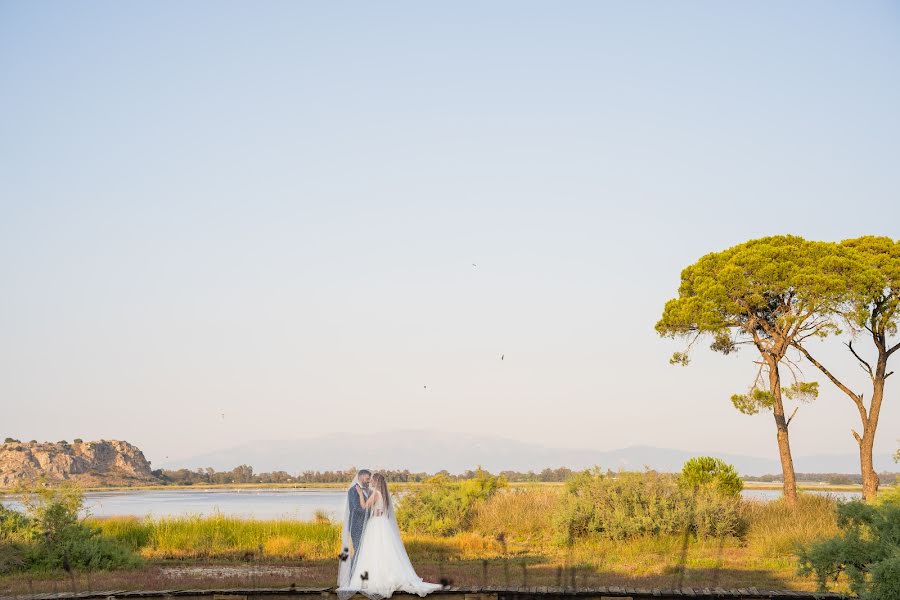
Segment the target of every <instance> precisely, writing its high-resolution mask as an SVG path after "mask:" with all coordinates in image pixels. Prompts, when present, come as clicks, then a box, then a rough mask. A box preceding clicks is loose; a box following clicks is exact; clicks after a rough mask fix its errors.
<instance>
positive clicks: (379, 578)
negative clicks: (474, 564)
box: [337, 473, 442, 600]
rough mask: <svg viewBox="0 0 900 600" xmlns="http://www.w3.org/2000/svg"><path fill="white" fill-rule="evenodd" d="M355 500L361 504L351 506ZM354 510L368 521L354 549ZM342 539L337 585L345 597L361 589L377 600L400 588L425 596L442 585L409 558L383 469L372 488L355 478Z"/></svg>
mask: <svg viewBox="0 0 900 600" xmlns="http://www.w3.org/2000/svg"><path fill="white" fill-rule="evenodd" d="M354 492H355V493H354ZM355 502H359V507H356V506H351V503H355ZM363 511H364V512H363ZM354 513H355V514H365V525H364V526H363V530H362V536H361V539H360V541H359V544H358V545H359V547H358V548H352V549H351V547H350V546H351V544H350V542H351V541H352V540H351V539H350V530H351V528H350V526H349V524H350V519H351V515H353V514H354ZM342 539H343V544H344V551H343V552H342V553H341V565H340V568H339V570H338V589H337V592H338V596H339V597H340V598H341V599H342V600H346V599H347V598H349V597H350V596H352V595H353V594H355V593H357V592H359V593H361V594H364V595H366V596H368V597H369V598H372V599H374V600H383V599H384V598H390V597H391V595H392V594H393V593H394V592H397V591H402V592H406V593H408V594H418V595H419V596H425V595H426V594H428V593H430V592H434V591H436V590H439V589H441V587H442V586H440V585H438V584H436V583H427V582H425V581H423V580H422V578H421V577H419V576H418V575H416V571H415V570H414V569H413V566H412V563H410V562H409V556H408V555H407V554H406V548H404V546H403V541H402V540H401V539H400V528H399V527H397V519H396V518H395V517H394V505H393V502H391V495H390V493H389V492H388V488H387V481H386V480H385V478H384V475H382V474H381V473H375V474H374V475H373V476H372V485H371V487H370V488H366V487H365V486H364V483H360V481H359V476H357V477H356V478H355V479H354V480H353V484H351V486H350V489H349V490H348V494H347V506H346V509H345V513H344V529H343V532H342ZM351 551H352V552H351Z"/></svg>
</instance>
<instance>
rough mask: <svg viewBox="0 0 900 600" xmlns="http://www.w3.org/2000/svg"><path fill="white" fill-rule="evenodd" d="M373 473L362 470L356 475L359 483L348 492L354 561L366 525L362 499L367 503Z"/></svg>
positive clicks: (365, 511)
mask: <svg viewBox="0 0 900 600" xmlns="http://www.w3.org/2000/svg"><path fill="white" fill-rule="evenodd" d="M371 478H372V473H371V472H370V471H369V470H368V469H360V471H359V473H357V474H356V479H357V481H358V482H359V483H358V484H357V485H354V486H353V487H351V488H350V489H349V490H347V503H348V504H349V505H350V539H351V540H352V541H353V559H354V561H355V559H356V553H357V552H359V542H360V540H361V539H362V534H363V527H365V525H366V516H367V515H366V513H367V512H368V511H367V510H366V509H365V508H363V507H362V506H360V501H359V499H360V497H362V499H363V501H365V500H366V499H367V498H368V497H369V494H370V490H369V479H371Z"/></svg>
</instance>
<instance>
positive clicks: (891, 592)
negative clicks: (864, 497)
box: [799, 498, 900, 600]
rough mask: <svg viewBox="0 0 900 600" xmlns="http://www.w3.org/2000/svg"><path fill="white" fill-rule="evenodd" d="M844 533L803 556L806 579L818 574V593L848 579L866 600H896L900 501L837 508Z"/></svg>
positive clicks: (899, 573)
mask: <svg viewBox="0 0 900 600" xmlns="http://www.w3.org/2000/svg"><path fill="white" fill-rule="evenodd" d="M837 513H838V526H839V527H840V529H841V532H840V534H838V535H836V536H834V537H832V538H829V539H824V540H821V541H817V542H815V543H812V544H810V545H809V546H808V547H806V548H805V549H803V550H801V551H800V552H799V555H800V569H801V573H802V574H815V576H816V579H817V580H818V583H819V586H820V589H822V590H825V589H826V588H827V586H828V584H829V583H832V582H837V581H839V579H840V577H841V575H844V574H845V575H846V576H847V578H848V579H849V582H850V589H851V590H852V591H853V592H854V593H856V594H857V595H859V596H860V597H861V598H863V599H864V600H896V598H897V597H898V590H900V498H894V499H892V500H891V501H887V502H882V503H880V504H865V503H863V502H848V503H846V504H843V505H840V506H838V507H837Z"/></svg>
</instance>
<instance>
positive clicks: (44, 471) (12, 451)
mask: <svg viewBox="0 0 900 600" xmlns="http://www.w3.org/2000/svg"><path fill="white" fill-rule="evenodd" d="M41 478H44V479H46V480H48V481H69V480H71V481H77V482H78V483H81V484H83V485H88V486H101V485H135V484H141V483H155V482H157V481H158V479H157V478H156V477H155V476H154V475H153V473H152V472H151V471H150V463H149V462H147V459H146V458H144V453H143V452H141V451H140V449H138V448H137V447H136V446H133V445H131V444H129V443H128V442H123V441H119V440H100V441H96V442H81V441H76V442H73V443H71V444H69V443H67V442H56V443H49V442H44V443H41V442H18V441H12V442H6V443H4V444H3V445H0V488H2V487H6V488H9V487H13V486H15V485H17V484H19V483H29V482H33V481H37V480H39V479H41Z"/></svg>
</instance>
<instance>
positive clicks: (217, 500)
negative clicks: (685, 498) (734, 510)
mask: <svg viewBox="0 0 900 600" xmlns="http://www.w3.org/2000/svg"><path fill="white" fill-rule="evenodd" d="M812 493H815V494H819V493H823V494H824V493H831V494H832V495H834V496H835V497H837V498H840V499H841V500H852V499H855V498H859V497H860V494H859V492H845V491H842V492H824V491H822V492H820V491H814V492H812ZM742 494H743V496H744V497H745V498H753V499H759V500H774V499H776V498H780V497H781V491H780V490H760V489H746V490H744V491H743V492H742ZM0 500H2V502H3V504H4V505H6V506H7V507H8V508H14V509H17V510H21V508H22V505H21V504H20V503H19V502H18V501H17V500H16V499H15V498H14V497H0ZM343 502H344V491H343V490H341V489H335V488H299V489H265V488H224V489H194V490H192V489H184V488H180V489H175V490H123V491H110V492H87V493H86V494H85V507H86V508H87V509H88V510H89V511H90V514H91V515H93V516H95V517H111V516H121V515H132V516H137V517H144V516H148V515H150V516H153V517H168V516H179V515H198V514H202V515H211V514H214V513H217V512H218V513H221V514H223V515H228V516H235V517H246V518H255V519H267V520H268V519H279V518H285V519H299V520H304V521H308V520H311V519H312V518H313V517H314V515H315V513H316V511H317V510H324V511H325V512H326V513H327V514H328V515H329V516H330V517H331V518H332V519H339V518H340V516H341V508H342V503H343Z"/></svg>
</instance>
